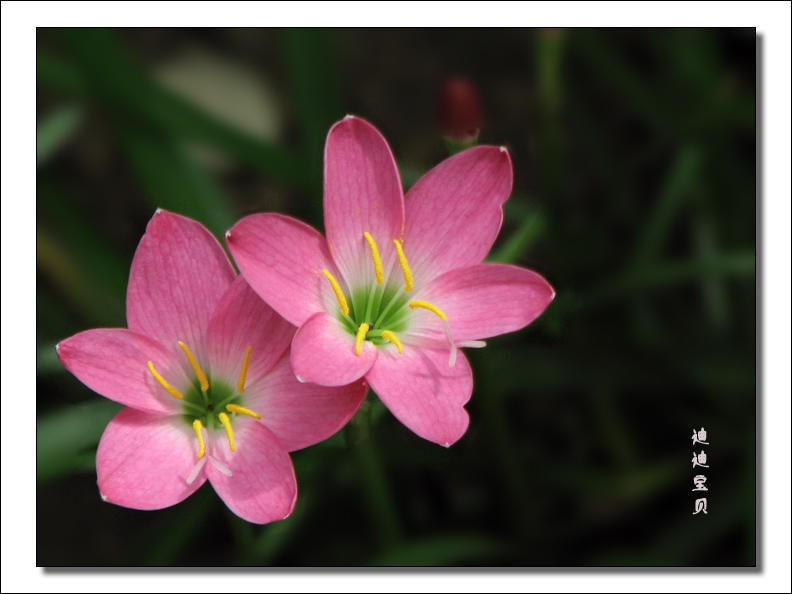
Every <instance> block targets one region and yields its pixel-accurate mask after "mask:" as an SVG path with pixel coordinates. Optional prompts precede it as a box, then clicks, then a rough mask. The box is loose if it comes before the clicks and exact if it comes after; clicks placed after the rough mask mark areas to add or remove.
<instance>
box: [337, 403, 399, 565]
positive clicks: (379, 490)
mask: <svg viewBox="0 0 792 594" xmlns="http://www.w3.org/2000/svg"><path fill="white" fill-rule="evenodd" d="M369 394H371V392H369ZM344 432H345V435H346V438H347V444H348V445H349V447H350V448H351V449H352V451H353V452H354V455H355V460H356V462H357V466H358V470H359V472H360V479H361V481H362V486H363V492H364V496H365V499H366V504H367V505H368V511H369V515H370V516H371V521H372V525H373V526H374V527H375V532H376V536H377V538H378V539H379V541H380V547H381V548H382V549H383V550H385V549H389V548H391V547H392V546H393V545H394V544H396V543H397V542H398V541H399V540H400V539H401V530H400V528H399V521H398V516H397V511H396V509H397V508H396V502H395V500H394V498H393V496H392V490H391V489H390V487H389V485H388V479H387V476H386V474H385V472H384V464H383V462H382V459H381V457H380V455H379V452H378V451H377V447H376V443H375V440H374V438H373V436H372V434H371V405H370V404H369V402H368V400H364V401H363V404H362V405H361V406H360V409H359V410H358V411H357V413H355V416H354V417H353V418H352V420H351V421H350V422H349V423H347V426H346V427H345V428H344Z"/></svg>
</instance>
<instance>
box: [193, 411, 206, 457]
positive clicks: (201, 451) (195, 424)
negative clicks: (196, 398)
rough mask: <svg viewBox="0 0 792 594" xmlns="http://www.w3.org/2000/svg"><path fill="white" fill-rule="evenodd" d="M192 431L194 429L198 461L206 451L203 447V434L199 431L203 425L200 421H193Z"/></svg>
mask: <svg viewBox="0 0 792 594" xmlns="http://www.w3.org/2000/svg"><path fill="white" fill-rule="evenodd" d="M193 429H195V435H196V436H197V437H198V459H199V460H200V459H201V458H203V456H204V452H205V451H206V447H205V446H204V440H203V433H202V432H201V429H203V423H201V421H200V420H198V419H195V420H194V421H193Z"/></svg>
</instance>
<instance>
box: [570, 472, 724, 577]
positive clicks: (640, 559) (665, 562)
mask: <svg viewBox="0 0 792 594" xmlns="http://www.w3.org/2000/svg"><path fill="white" fill-rule="evenodd" d="M736 491H737V489H736V488H725V489H724V492H727V493H728V492H736ZM708 499H709V500H710V501H709V506H708V507H709V510H708V513H707V515H704V514H702V513H699V514H698V515H693V502H694V501H695V498H693V499H691V501H690V507H689V508H688V509H685V510H679V515H680V519H679V521H677V522H676V523H674V524H671V525H670V526H669V525H666V526H662V527H661V529H660V531H659V533H658V534H657V535H655V536H654V538H653V539H652V540H651V541H650V542H649V543H648V544H647V545H646V546H642V547H632V548H630V549H624V548H621V547H618V548H614V549H612V550H606V551H598V552H596V553H594V554H593V555H592V556H591V557H590V558H589V559H588V560H587V561H586V562H585V563H584V565H604V566H635V567H640V566H646V567H658V566H666V567H679V566H685V565H695V564H696V562H697V561H696V560H697V557H701V556H703V555H704V553H705V552H706V551H707V549H708V548H710V547H713V546H716V545H717V543H718V542H719V541H721V540H722V539H724V538H725V537H726V536H727V534H728V532H729V531H730V530H733V529H735V528H736V526H737V523H736V522H737V520H738V518H739V511H740V509H739V505H740V499H739V497H731V498H725V497H724V498H718V502H719V503H721V504H722V505H721V506H719V507H717V508H716V507H715V506H713V503H712V502H713V501H714V499H713V498H712V497H709V498H708ZM700 516H703V517H700Z"/></svg>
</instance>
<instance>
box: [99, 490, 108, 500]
mask: <svg viewBox="0 0 792 594" xmlns="http://www.w3.org/2000/svg"><path fill="white" fill-rule="evenodd" d="M99 497H101V498H102V501H107V495H105V494H104V493H102V492H101V491H100V492H99Z"/></svg>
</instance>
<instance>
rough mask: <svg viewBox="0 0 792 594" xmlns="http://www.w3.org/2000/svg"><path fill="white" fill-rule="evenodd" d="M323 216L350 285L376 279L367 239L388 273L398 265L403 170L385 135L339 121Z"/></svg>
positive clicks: (353, 121) (329, 153) (330, 143)
mask: <svg viewBox="0 0 792 594" xmlns="http://www.w3.org/2000/svg"><path fill="white" fill-rule="evenodd" d="M324 216H325V233H326V234H327V243H328V245H329V246H330V252H331V253H332V255H333V258H334V260H335V262H336V264H337V265H338V268H339V269H340V270H341V273H342V274H343V275H344V277H345V278H346V279H347V280H353V279H355V280H361V281H365V279H368V280H370V281H371V280H373V279H374V278H375V277H374V265H373V262H372V258H371V251H370V248H369V244H368V243H367V241H366V239H365V238H364V235H363V234H364V233H369V234H371V236H372V238H373V239H374V241H375V242H376V244H377V246H378V248H379V251H380V256H381V258H382V262H383V265H384V266H385V269H386V270H387V269H388V268H389V267H390V263H392V262H394V261H395V255H396V251H395V248H394V246H393V240H394V239H401V237H402V232H403V229H404V198H403V195H402V186H401V179H400V178H399V170H398V168H397V167H396V161H394V159H393V154H392V153H391V150H390V148H389V147H388V143H387V142H386V141H385V139H384V138H383V137H382V134H380V133H379V131H378V130H377V129H376V128H374V126H372V125H371V124H369V123H368V122H366V121H364V120H361V119H359V118H355V117H351V116H349V117H347V118H345V119H343V120H341V121H340V122H338V123H337V124H335V125H334V126H333V127H332V128H331V129H330V132H329V133H328V135H327V142H326V144H325V155H324Z"/></svg>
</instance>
